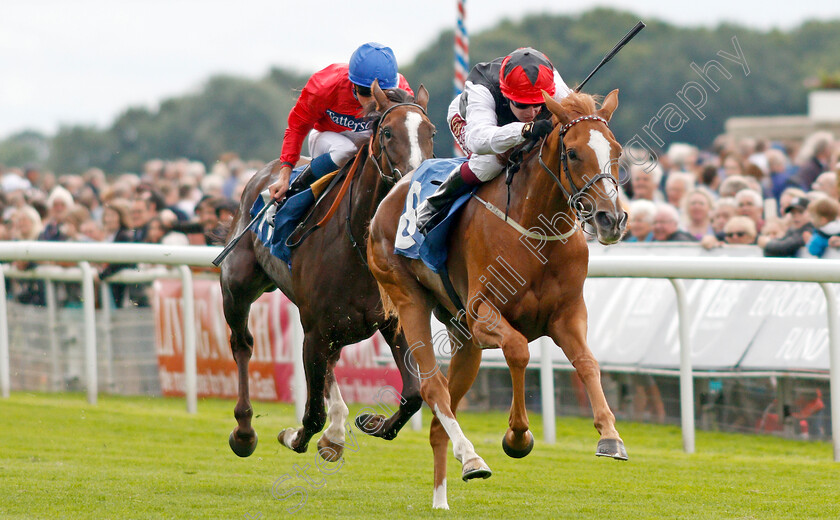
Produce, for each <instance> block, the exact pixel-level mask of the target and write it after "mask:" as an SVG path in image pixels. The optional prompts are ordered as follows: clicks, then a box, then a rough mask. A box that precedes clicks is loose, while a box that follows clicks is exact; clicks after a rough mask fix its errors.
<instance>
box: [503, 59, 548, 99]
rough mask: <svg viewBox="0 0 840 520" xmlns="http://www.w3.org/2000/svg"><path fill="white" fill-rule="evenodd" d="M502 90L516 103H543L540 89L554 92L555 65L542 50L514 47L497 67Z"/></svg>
mask: <svg viewBox="0 0 840 520" xmlns="http://www.w3.org/2000/svg"><path fill="white" fill-rule="evenodd" d="M499 86H500V87H501V88H502V94H503V95H504V96H505V97H506V98H508V99H511V100H513V101H516V102H517V103H522V104H525V105H537V104H540V103H544V100H543V97H542V91H543V90H545V91H546V92H547V93H548V95H549V96H553V95H554V91H555V88H554V65H552V64H551V62H550V61H548V58H546V57H545V54H543V53H541V52H540V51H538V50H536V49H532V48H531V47H523V48H521V49H516V50H515V51H513V52H512V53H510V54H508V55H507V57H505V59H504V60H502V68H501V70H500V71H499Z"/></svg>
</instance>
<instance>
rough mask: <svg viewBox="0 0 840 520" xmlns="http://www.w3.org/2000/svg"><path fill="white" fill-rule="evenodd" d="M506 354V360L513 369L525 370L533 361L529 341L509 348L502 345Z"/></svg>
mask: <svg viewBox="0 0 840 520" xmlns="http://www.w3.org/2000/svg"><path fill="white" fill-rule="evenodd" d="M502 351H503V352H504V355H505V362H506V363H507V365H508V367H509V368H511V369H519V370H524V369H525V368H527V366H528V363H529V362H530V361H531V352H530V351H529V350H528V343H527V342H525V344H524V345H519V344H517V345H515V346H512V347H509V348H504V347H502Z"/></svg>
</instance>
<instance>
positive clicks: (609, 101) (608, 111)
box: [598, 89, 618, 121]
mask: <svg viewBox="0 0 840 520" xmlns="http://www.w3.org/2000/svg"><path fill="white" fill-rule="evenodd" d="M616 108H618V89H615V90H613V91H612V92H610V93H609V94H607V97H605V98H604V102H603V103H601V108H600V110H598V115H599V116H601V117H603V118H604V119H606V120H607V121H609V120H610V118H611V117H612V115H613V112H615V109H616Z"/></svg>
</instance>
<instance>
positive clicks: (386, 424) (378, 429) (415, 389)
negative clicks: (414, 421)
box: [356, 319, 423, 441]
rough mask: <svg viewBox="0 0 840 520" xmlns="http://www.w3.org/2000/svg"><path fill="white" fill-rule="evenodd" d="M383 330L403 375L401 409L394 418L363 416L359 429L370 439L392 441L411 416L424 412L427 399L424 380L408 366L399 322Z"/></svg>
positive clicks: (406, 349) (394, 320) (391, 322)
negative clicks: (421, 383)
mask: <svg viewBox="0 0 840 520" xmlns="http://www.w3.org/2000/svg"><path fill="white" fill-rule="evenodd" d="M379 330H380V331H381V332H382V337H384V338H385V341H386V342H388V345H389V346H390V347H391V354H393V356H394V362H395V363H396V364H397V369H398V370H399V371H400V377H402V393H401V394H399V396H397V397H398V398H399V402H400V406H399V409H397V411H396V413H394V414H393V415H391V417H385V416H383V415H374V414H361V415H359V416H358V417H356V427H357V428H359V429H360V430H361V431H363V432H365V433H368V434H369V435H373V436H374V437H381V438H383V439H386V440H389V441H390V440H393V439H394V438H395V437H396V436H397V434H398V433H399V431H400V430H401V429H402V427H403V426H405V424H406V423H407V422H408V420H409V419H410V418H411V416H412V415H414V414H415V413H416V412H417V410H419V409H420V406H421V405H422V404H423V398H422V397H420V380H419V379H418V378H417V369H416V368H414V367H409V366H408V363H409V361H410V359H407V358H410V357H411V356H410V354H409V350H408V344H407V343H406V341H405V336H403V334H402V333H401V332H399V330H398V326H397V320H396V319H390V320H388V322H387V323H386V324H385V326H383V327H382V328H381V329H379Z"/></svg>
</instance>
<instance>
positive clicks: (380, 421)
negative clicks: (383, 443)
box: [354, 413, 393, 441]
mask: <svg viewBox="0 0 840 520" xmlns="http://www.w3.org/2000/svg"><path fill="white" fill-rule="evenodd" d="M385 420H386V419H385V417H384V416H382V415H374V414H372V413H363V414H360V415H357V416H356V420H355V421H354V422H355V423H356V428H358V429H359V430H360V431H361V432H362V433H365V434H367V435H372V436H374V437H383V435H382V433H383V432H382V429H383V427H384V426H385ZM383 438H385V437H383ZM391 439H393V437H391V438H390V439H387V440H389V441H390V440H391Z"/></svg>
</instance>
